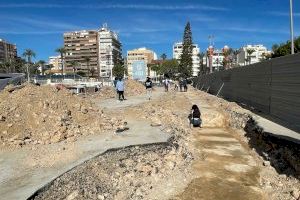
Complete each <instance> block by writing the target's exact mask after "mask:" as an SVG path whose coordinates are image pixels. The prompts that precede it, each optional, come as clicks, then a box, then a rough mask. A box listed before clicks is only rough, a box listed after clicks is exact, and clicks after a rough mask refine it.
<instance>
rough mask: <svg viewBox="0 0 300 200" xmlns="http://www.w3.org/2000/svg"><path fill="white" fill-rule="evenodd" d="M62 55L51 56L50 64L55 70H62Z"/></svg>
mask: <svg viewBox="0 0 300 200" xmlns="http://www.w3.org/2000/svg"><path fill="white" fill-rule="evenodd" d="M61 62H62V61H61V56H60V55H58V56H50V57H49V59H48V65H51V66H53V67H52V69H53V70H61Z"/></svg>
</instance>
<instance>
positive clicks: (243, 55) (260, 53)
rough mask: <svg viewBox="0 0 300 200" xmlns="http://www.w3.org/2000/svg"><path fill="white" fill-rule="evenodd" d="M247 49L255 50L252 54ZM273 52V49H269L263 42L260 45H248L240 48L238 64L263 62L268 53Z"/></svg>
mask: <svg viewBox="0 0 300 200" xmlns="http://www.w3.org/2000/svg"><path fill="white" fill-rule="evenodd" d="M247 50H253V53H251V55H248V52H247ZM269 54H271V51H268V49H267V47H265V46H264V45H262V44H258V45H246V46H243V47H241V48H240V49H239V53H238V55H237V64H238V65H240V66H244V65H249V64H254V63H258V62H261V61H262V60H264V59H265V58H266V55H269Z"/></svg>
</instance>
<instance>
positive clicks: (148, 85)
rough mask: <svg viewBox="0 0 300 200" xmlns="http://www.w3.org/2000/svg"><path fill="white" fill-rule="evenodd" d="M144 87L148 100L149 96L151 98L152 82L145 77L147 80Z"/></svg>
mask: <svg viewBox="0 0 300 200" xmlns="http://www.w3.org/2000/svg"><path fill="white" fill-rule="evenodd" d="M145 87H146V90H147V96H148V99H149V100H150V99H151V96H152V80H151V78H150V77H147V80H146V82H145Z"/></svg>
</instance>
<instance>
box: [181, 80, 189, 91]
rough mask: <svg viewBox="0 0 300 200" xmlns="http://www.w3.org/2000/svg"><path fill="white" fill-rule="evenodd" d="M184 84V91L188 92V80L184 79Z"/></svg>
mask: <svg viewBox="0 0 300 200" xmlns="http://www.w3.org/2000/svg"><path fill="white" fill-rule="evenodd" d="M182 84H183V91H184V92H187V89H188V87H187V79H186V78H185V79H183V81H182Z"/></svg>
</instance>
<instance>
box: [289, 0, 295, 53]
mask: <svg viewBox="0 0 300 200" xmlns="http://www.w3.org/2000/svg"><path fill="white" fill-rule="evenodd" d="M290 25H291V54H294V53H295V52H294V22H293V0H290Z"/></svg>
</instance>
